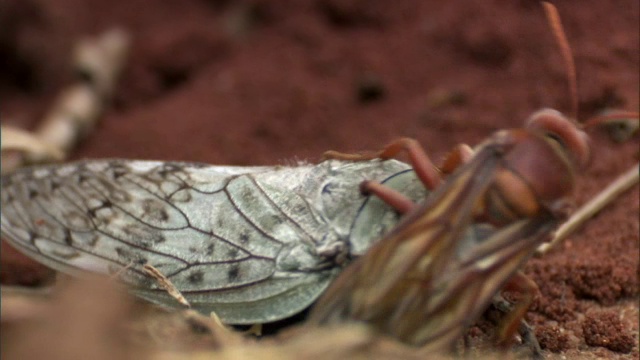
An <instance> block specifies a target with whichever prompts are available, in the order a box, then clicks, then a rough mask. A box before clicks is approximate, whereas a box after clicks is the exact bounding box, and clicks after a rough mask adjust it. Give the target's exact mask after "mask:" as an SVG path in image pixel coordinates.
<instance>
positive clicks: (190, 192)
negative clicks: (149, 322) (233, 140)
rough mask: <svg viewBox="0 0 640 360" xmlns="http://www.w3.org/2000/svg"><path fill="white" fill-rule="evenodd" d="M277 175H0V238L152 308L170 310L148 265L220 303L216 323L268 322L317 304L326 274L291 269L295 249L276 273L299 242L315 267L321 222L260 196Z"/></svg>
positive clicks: (122, 169)
mask: <svg viewBox="0 0 640 360" xmlns="http://www.w3.org/2000/svg"><path fill="white" fill-rule="evenodd" d="M276 170H277V169H276V168H262V167H260V168H233V167H213V166H205V165H199V164H186V163H164V162H143V161H132V162H128V161H122V160H116V161H94V162H81V163H75V164H68V165H57V166H45V167H38V168H30V169H22V170H19V171H17V172H16V173H13V174H10V175H8V176H3V177H2V213H1V230H2V235H3V237H4V238H6V239H7V240H8V241H9V242H10V243H11V244H12V245H13V246H15V247H16V248H18V250H21V251H22V252H24V253H26V254H27V255H29V256H31V257H33V258H35V259H36V260H38V261H41V262H43V263H45V264H46V265H49V266H51V267H52V268H54V269H57V270H60V271H63V272H67V273H71V274H76V273H79V272H82V271H93V272H99V273H104V274H119V275H120V277H121V278H122V279H123V280H124V281H125V282H128V283H130V284H132V285H134V286H136V287H137V288H138V290H139V293H140V294H141V295H142V296H143V297H146V298H148V299H152V300H154V301H157V302H161V303H164V304H168V305H173V306H175V305H177V304H175V302H174V301H172V299H171V298H170V297H169V296H167V295H166V294H165V291H164V289H163V288H162V287H161V286H160V285H159V284H158V283H156V281H155V280H154V279H153V278H151V277H149V276H148V275H147V274H146V273H144V271H143V269H142V267H143V265H145V264H150V265H153V266H154V267H155V268H156V269H158V271H160V272H161V273H162V274H164V275H165V276H166V277H167V278H168V279H169V280H170V281H171V282H173V283H174V285H176V286H177V287H178V288H179V290H180V291H182V293H183V295H185V297H186V298H187V299H188V300H189V301H190V302H191V303H192V304H194V306H195V307H197V308H202V309H204V310H207V311H213V310H215V309H216V304H228V306H223V305H220V308H224V309H229V310H228V311H226V310H223V312H224V314H221V318H222V319H223V321H226V322H231V323H251V322H264V321H270V320H277V319H279V318H282V317H286V316H288V315H291V314H292V313H295V312H297V311H300V310H301V309H302V308H304V307H306V306H307V305H308V304H309V303H310V302H311V301H313V300H315V298H316V295H315V294H318V293H319V292H321V291H322V290H323V289H324V288H325V287H326V286H327V284H328V282H329V281H330V279H331V278H332V276H333V275H334V274H335V269H331V268H328V269H326V271H322V269H321V271H318V272H313V271H306V272H305V271H295V270H296V269H295V268H294V267H295V264H297V263H298V262H296V261H295V260H296V258H295V257H296V256H298V255H297V254H303V255H304V256H307V255H306V254H307V253H306V252H304V251H298V252H296V251H293V250H291V251H289V252H288V253H290V254H292V255H290V256H289V258H291V259H292V260H291V261H289V262H290V263H291V264H293V265H289V267H288V268H286V269H282V267H279V263H278V261H279V257H280V256H281V255H282V254H283V251H282V249H295V248H296V247H300V248H304V249H306V248H310V249H311V250H310V251H309V252H308V254H310V255H308V256H307V258H308V259H307V258H305V259H304V260H310V261H311V262H312V263H311V264H302V265H304V266H308V267H309V268H313V266H314V263H313V261H316V262H321V261H323V260H322V259H321V258H320V257H318V256H317V255H315V254H314V253H313V250H314V249H313V246H314V245H315V240H316V239H315V238H312V236H310V235H309V234H315V233H319V232H321V231H320V230H318V229H319V228H321V227H322V226H323V224H320V223H314V224H298V223H296V221H295V220H292V218H291V217H288V216H285V215H283V213H284V212H285V211H286V210H283V209H281V208H280V207H279V206H278V204H276V203H274V202H273V201H272V198H271V197H273V196H278V197H279V198H284V199H285V200H283V201H287V204H288V205H290V207H291V208H298V207H305V206H308V204H307V203H306V202H305V201H304V199H300V198H297V197H295V196H289V197H286V196H281V195H282V194H275V195H274V194H271V193H267V191H265V190H264V188H263V187H262V186H261V184H260V183H259V182H258V181H256V180H255V177H256V176H258V175H257V174H259V173H261V172H264V171H276ZM278 171H283V170H278ZM285 171H288V170H285ZM291 171H294V170H291ZM282 192H283V193H284V191H282ZM255 206H261V208H260V209H259V210H260V211H258V210H256V209H255ZM296 206H297V207H296ZM308 210H309V211H313V209H308ZM303 212H304V211H303ZM315 218H318V219H321V217H319V216H316V217H315ZM301 262H302V261H300V263H301ZM289 269H291V270H289ZM332 271H333V272H332ZM280 300H282V301H280ZM242 304H245V305H246V306H247V307H248V308H252V309H253V310H252V311H246V312H243V309H242ZM256 304H257V305H256ZM267 304H270V305H271V307H268V306H267ZM283 304H284V305H283ZM254 308H255V309H254ZM245 314H247V315H246V316H245Z"/></svg>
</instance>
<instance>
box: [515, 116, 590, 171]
mask: <svg viewBox="0 0 640 360" xmlns="http://www.w3.org/2000/svg"><path fill="white" fill-rule="evenodd" d="M527 128H529V129H535V130H538V131H541V132H542V133H544V135H545V136H547V137H548V138H550V139H551V140H554V141H556V142H558V143H559V144H560V145H561V146H562V148H564V149H565V150H566V151H567V152H568V153H569V154H570V156H571V157H572V158H573V160H574V162H575V163H576V165H578V166H579V167H580V168H584V167H586V166H587V165H588V163H589V160H590V157H591V152H590V150H589V137H588V136H587V134H586V133H585V132H584V131H582V130H580V129H578V127H577V126H576V125H575V124H574V123H573V122H571V121H570V120H569V119H567V118H566V117H565V116H564V115H562V114H561V113H560V112H558V111H556V110H553V109H542V110H540V111H537V112H535V113H534V114H533V115H531V117H530V118H529V120H528V121H527Z"/></svg>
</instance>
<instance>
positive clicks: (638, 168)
mask: <svg viewBox="0 0 640 360" xmlns="http://www.w3.org/2000/svg"><path fill="white" fill-rule="evenodd" d="M639 179H640V164H636V165H635V166H634V167H632V168H631V169H630V170H629V171H627V172H626V173H624V174H622V175H621V176H619V177H618V178H617V179H616V180H614V181H613V182H612V183H611V184H609V186H607V187H606V188H605V189H604V190H602V191H601V192H600V193H599V194H598V195H596V196H595V197H594V198H593V199H591V200H590V201H588V202H587V203H586V204H584V205H582V207H580V209H578V211H576V212H575V213H574V214H573V215H571V217H570V218H569V220H567V221H566V222H565V223H563V224H562V225H561V226H560V227H559V228H558V229H557V230H556V231H555V233H554V235H553V239H552V240H551V241H550V242H548V243H544V244H542V245H540V246H539V247H538V249H537V250H536V252H537V253H538V254H545V253H547V252H548V251H549V250H551V249H552V248H553V247H554V246H556V245H557V244H559V243H560V242H561V241H562V240H564V239H565V238H566V237H567V236H569V235H570V234H571V233H573V232H574V231H575V230H576V229H577V228H578V227H580V226H581V225H582V224H584V223H585V222H586V221H587V220H589V219H590V218H591V217H592V216H593V215H595V214H596V213H597V212H598V211H600V210H602V209H603V208H604V207H605V206H607V205H608V204H610V203H611V202H613V201H614V200H615V199H616V198H617V197H618V196H620V195H621V194H622V193H624V192H625V191H627V190H629V189H630V188H631V187H632V186H634V185H635V184H637V183H638V180H639Z"/></svg>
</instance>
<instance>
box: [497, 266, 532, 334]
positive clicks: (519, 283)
mask: <svg viewBox="0 0 640 360" xmlns="http://www.w3.org/2000/svg"><path fill="white" fill-rule="evenodd" d="M505 290H506V291H515V292H519V293H520V294H522V297H521V298H520V300H519V301H518V302H517V303H516V304H515V305H514V307H513V309H512V311H511V312H509V314H508V315H507V316H506V318H505V319H504V320H503V321H502V324H501V325H500V327H499V328H498V332H497V342H498V344H500V345H503V346H507V345H509V344H510V342H511V341H512V340H513V335H514V334H515V332H516V331H518V329H519V328H520V325H521V323H522V320H523V318H524V315H525V314H526V312H527V310H528V309H529V305H531V303H532V302H533V298H534V297H535V295H536V294H537V293H538V292H539V290H538V285H536V283H535V282H534V281H533V280H531V279H530V278H528V277H527V276H526V275H525V274H524V273H522V272H521V271H517V272H516V273H515V274H513V276H512V277H511V279H509V280H508V281H507V283H506V284H505V285H504V287H503V288H502V291H505Z"/></svg>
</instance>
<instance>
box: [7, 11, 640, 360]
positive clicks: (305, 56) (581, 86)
mask: <svg viewBox="0 0 640 360" xmlns="http://www.w3.org/2000/svg"><path fill="white" fill-rule="evenodd" d="M557 6H558V8H559V11H560V14H561V16H562V20H563V24H564V27H565V30H566V32H567V36H568V39H569V41H570V44H571V46H572V49H573V53H574V56H575V62H576V68H577V76H578V97H579V104H580V114H579V118H580V119H581V120H584V119H587V118H589V117H591V116H594V115H596V114H598V113H600V112H601V111H603V110H606V109H627V110H633V111H637V110H638V107H639V104H638V99H639V93H638V88H639V72H640V54H639V52H638V44H639V43H640V35H639V34H640V29H639V23H640V15H639V14H640V9H639V5H638V2H637V1H632V0H625V1H615V2H608V1H581V2H558V4H557ZM0 24H1V25H0V59H2V61H0V66H1V67H2V74H3V76H2V77H1V78H0V109H1V111H2V124H3V125H5V124H11V125H18V126H23V127H27V128H32V127H34V126H35V124H37V122H38V121H39V120H40V119H41V117H42V116H43V114H44V113H45V111H46V110H47V109H48V107H49V106H51V103H52V102H53V101H54V99H55V97H56V95H57V93H58V92H59V91H60V89H61V88H62V87H63V86H65V85H66V84H68V83H69V82H70V81H71V79H72V75H71V71H70V68H69V66H70V63H69V56H70V55H69V54H70V52H71V46H72V45H73V44H74V43H75V42H76V41H77V40H78V39H79V37H81V36H84V35H87V34H95V33H98V32H100V31H103V30H105V29H107V28H109V27H112V26H116V25H117V26H121V27H123V28H125V29H126V30H127V31H129V32H130V33H131V35H132V36H133V45H132V50H131V54H130V60H129V61H128V63H127V67H126V70H125V72H124V75H123V77H122V79H121V82H120V83H119V86H118V90H117V93H116V95H115V98H114V101H113V104H112V107H111V108H110V109H109V110H108V112H107V114H106V116H105V117H104V119H103V120H102V121H101V122H100V123H99V125H98V126H97V128H95V129H94V131H93V132H92V133H91V134H90V136H89V137H88V138H87V139H86V140H85V141H84V142H82V143H81V144H80V145H79V146H78V148H77V150H76V151H74V152H73V155H72V157H73V159H78V158H131V159H161V160H186V161H197V162H206V163H211V164H234V165H261V164H284V163H290V162H291V160H308V161H312V162H315V161H318V160H319V159H320V156H321V154H322V153H323V152H324V151H326V150H329V149H333V150H342V151H356V150H373V149H379V148H380V147H381V146H383V145H384V144H386V143H388V142H389V141H390V140H392V139H394V138H397V137H400V136H409V137H413V138H416V139H418V140H419V141H420V142H421V143H422V144H423V145H424V146H425V148H426V149H427V151H428V152H429V153H430V154H431V156H432V157H433V158H434V159H439V158H441V157H442V156H443V155H444V154H445V153H446V152H447V150H448V149H450V148H451V147H452V146H453V145H455V144H457V143H460V142H465V143H469V144H476V143H478V142H479V141H480V140H482V139H483V138H484V137H486V136H487V135H489V134H490V133H492V132H493V131H494V130H496V129H501V128H509V127H518V126H520V125H521V124H522V123H523V122H524V121H525V119H526V118H527V116H528V115H529V114H531V113H532V112H533V111H535V110H537V109H540V108H543V107H552V108H555V109H558V110H560V111H563V112H565V113H569V112H570V96H569V92H568V90H567V85H566V70H565V68H564V66H563V61H562V58H561V56H560V52H559V50H558V47H557V46H556V44H555V42H554V39H553V36H552V35H551V32H550V30H549V27H548V25H547V23H546V21H545V18H544V14H543V11H542V8H541V6H540V5H539V3H538V2H537V1H525V0H519V1H510V2H505V1H462V0H456V1H444V2H442V1H421V2H418V1H402V0H396V1H375V0H374V1H361V0H347V1H339V0H313V1H286V0H273V1H266V0H264V1H260V0H253V1H230V0H228V1H225V0H217V1H215V0H209V1H206V0H179V1H178V0H165V1H153V0H112V1H100V0H82V1H81V0H55V1H54V0H6V1H3V2H2V3H0ZM592 140H593V141H592V145H593V161H592V163H591V165H590V167H589V169H588V170H587V171H586V172H585V173H584V174H582V176H581V177H580V179H579V189H578V191H577V193H576V196H575V198H576V202H577V203H578V204H581V203H584V202H585V201H587V200H588V199H589V198H591V197H592V196H593V195H594V194H596V193H597V192H598V191H599V190H600V189H602V188H603V187H605V186H606V185H607V184H608V183H609V182H611V181H612V180H613V179H614V178H616V177H617V176H618V175H619V174H621V173H622V172H623V171H626V170H627V169H629V168H630V167H631V166H632V165H634V164H635V163H636V162H637V161H638V154H639V151H638V149H639V144H638V137H637V136H636V137H634V138H633V139H632V140H630V141H628V142H626V143H624V144H616V143H614V142H612V141H610V140H608V139H607V138H606V137H605V136H603V135H601V134H595V135H594V136H593V139H592ZM541 176H544V174H541ZM638 196H639V194H638V186H635V187H634V188H633V190H631V191H630V192H628V193H627V194H625V195H624V196H623V197H622V198H620V199H619V200H617V201H616V202H615V203H614V204H613V205H612V206H611V207H609V208H607V209H606V210H604V211H603V212H602V213H600V214H598V215H597V216H596V217H595V218H593V219H592V220H591V221H590V222H589V223H588V224H587V225H586V226H585V227H584V228H583V229H581V230H580V231H578V232H577V233H575V234H574V235H572V236H571V237H570V238H569V239H567V240H566V241H565V242H564V243H563V244H562V245H561V246H560V247H559V248H557V249H555V250H554V251H553V252H551V253H549V254H547V255H545V256H544V257H542V258H535V259H533V260H531V261H530V262H529V263H528V264H527V265H526V269H525V272H526V273H527V274H528V275H529V276H531V277H532V278H533V279H534V280H535V281H536V283H537V284H538V286H539V287H540V290H541V296H539V297H538V298H536V300H535V302H534V305H533V306H532V308H531V310H530V312H529V314H528V315H527V319H528V320H529V321H530V323H531V324H532V325H533V326H534V327H535V332H536V335H537V337H538V339H539V340H540V342H541V345H542V347H543V349H545V353H546V354H547V355H548V356H549V358H554V357H557V358H560V357H563V356H564V357H566V358H593V359H595V358H605V359H637V358H638V351H639V350H638V327H639V326H638V316H639V315H638V294H639V291H638V262H639V238H638V232H639V226H638V218H639V201H638ZM46 273H47V272H46V271H44V270H42V269H41V268H37V267H35V265H32V264H30V263H29V262H28V261H27V260H25V259H24V258H22V257H20V256H19V255H17V254H16V253H15V252H14V251H12V250H11V249H10V248H9V247H8V246H6V245H5V244H4V243H3V245H2V268H1V276H2V277H1V279H2V283H3V284H38V283H40V282H42V279H43V277H44V276H46Z"/></svg>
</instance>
